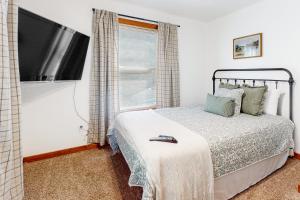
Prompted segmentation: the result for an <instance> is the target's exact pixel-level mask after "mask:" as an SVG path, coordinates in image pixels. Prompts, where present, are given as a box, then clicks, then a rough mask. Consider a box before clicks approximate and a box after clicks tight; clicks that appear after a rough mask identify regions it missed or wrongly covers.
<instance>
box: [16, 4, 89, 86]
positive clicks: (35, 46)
mask: <svg viewBox="0 0 300 200" xmlns="http://www.w3.org/2000/svg"><path fill="white" fill-rule="evenodd" d="M18 26H19V33H18V37H19V38H18V48H19V65H20V77H21V81H54V80H80V79H81V76H82V71H83V66H84V62H85V58H86V53H87V48H88V44H89V39H90V38H89V37H88V36H86V35H84V34H82V33H79V32H77V31H75V30H73V29H70V28H68V27H65V26H62V25H60V24H58V23H55V22H53V21H51V20H48V19H46V18H43V17H41V16H38V15H36V14H34V13H32V12H29V11H27V10H24V9H22V8H19V25H18Z"/></svg>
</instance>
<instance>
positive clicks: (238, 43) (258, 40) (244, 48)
mask: <svg viewBox="0 0 300 200" xmlns="http://www.w3.org/2000/svg"><path fill="white" fill-rule="evenodd" d="M262 39H263V37H262V33H256V34H252V35H247V36H243V37H239V38H235V39H233V59H242V58H255V57H262V54H263V48H262Z"/></svg>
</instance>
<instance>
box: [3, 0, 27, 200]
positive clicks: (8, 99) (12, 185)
mask: <svg viewBox="0 0 300 200" xmlns="http://www.w3.org/2000/svg"><path fill="white" fill-rule="evenodd" d="M0 6H1V8H0V21H1V23H0V26H1V28H0V41H1V42H0V48H1V50H0V60H1V61H0V199H1V200H21V199H23V193H24V192H23V162H22V155H21V147H20V104H21V99H20V78H19V66H18V51H17V44H18V38H17V34H18V30H17V28H18V24H17V19H18V15H17V5H16V4H15V2H14V0H1V5H0Z"/></svg>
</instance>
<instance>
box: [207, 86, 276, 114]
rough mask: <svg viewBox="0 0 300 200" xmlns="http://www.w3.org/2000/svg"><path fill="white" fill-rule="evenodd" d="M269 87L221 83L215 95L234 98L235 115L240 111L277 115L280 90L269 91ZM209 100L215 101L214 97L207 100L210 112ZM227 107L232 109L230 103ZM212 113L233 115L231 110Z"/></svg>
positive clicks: (219, 105) (219, 107)
mask: <svg viewBox="0 0 300 200" xmlns="http://www.w3.org/2000/svg"><path fill="white" fill-rule="evenodd" d="M267 89H268V88H267V86H257V87H252V86H249V85H242V86H240V85H232V84H229V83H220V85H219V89H218V90H217V91H216V93H215V96H216V97H223V98H229V99H233V100H234V104H235V107H234V116H237V115H239V114H240V112H242V113H245V114H249V115H254V116H259V115H261V114H263V113H266V114H272V115H276V114H277V106H278V99H279V97H280V92H278V90H276V91H272V92H271V91H268V92H267ZM227 100H228V99H227ZM209 101H213V100H212V97H208V98H207V101H206V105H207V106H206V111H208V112H209V111H210V110H211V108H210V107H211V105H209V104H210V102H209ZM213 103H218V101H213ZM222 106H225V105H224V104H222V105H221V104H218V106H215V107H218V109H221V107H222ZM224 109H225V108H223V110H224ZM226 109H227V111H228V109H230V106H228V104H227V107H226ZM212 113H215V114H219V115H222V116H226V117H229V116H231V115H229V114H228V113H231V112H229V111H228V112H227V114H224V113H221V112H217V113H216V111H213V112H212Z"/></svg>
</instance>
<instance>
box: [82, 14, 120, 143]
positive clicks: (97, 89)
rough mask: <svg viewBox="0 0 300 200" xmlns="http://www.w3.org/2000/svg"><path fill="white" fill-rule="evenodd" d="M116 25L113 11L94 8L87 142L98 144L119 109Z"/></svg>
mask: <svg viewBox="0 0 300 200" xmlns="http://www.w3.org/2000/svg"><path fill="white" fill-rule="evenodd" d="M118 29H119V25H118V18H117V14H116V13H113V12H109V11H105V10H95V11H94V14H93V63H92V69H91V79H90V95H89V96H90V121H89V132H88V142H89V143H100V145H101V146H102V145H104V144H105V138H106V131H107V129H108V127H109V125H110V123H111V122H112V120H113V119H114V118H115V116H116V114H117V113H118V112H119V66H118Z"/></svg>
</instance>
